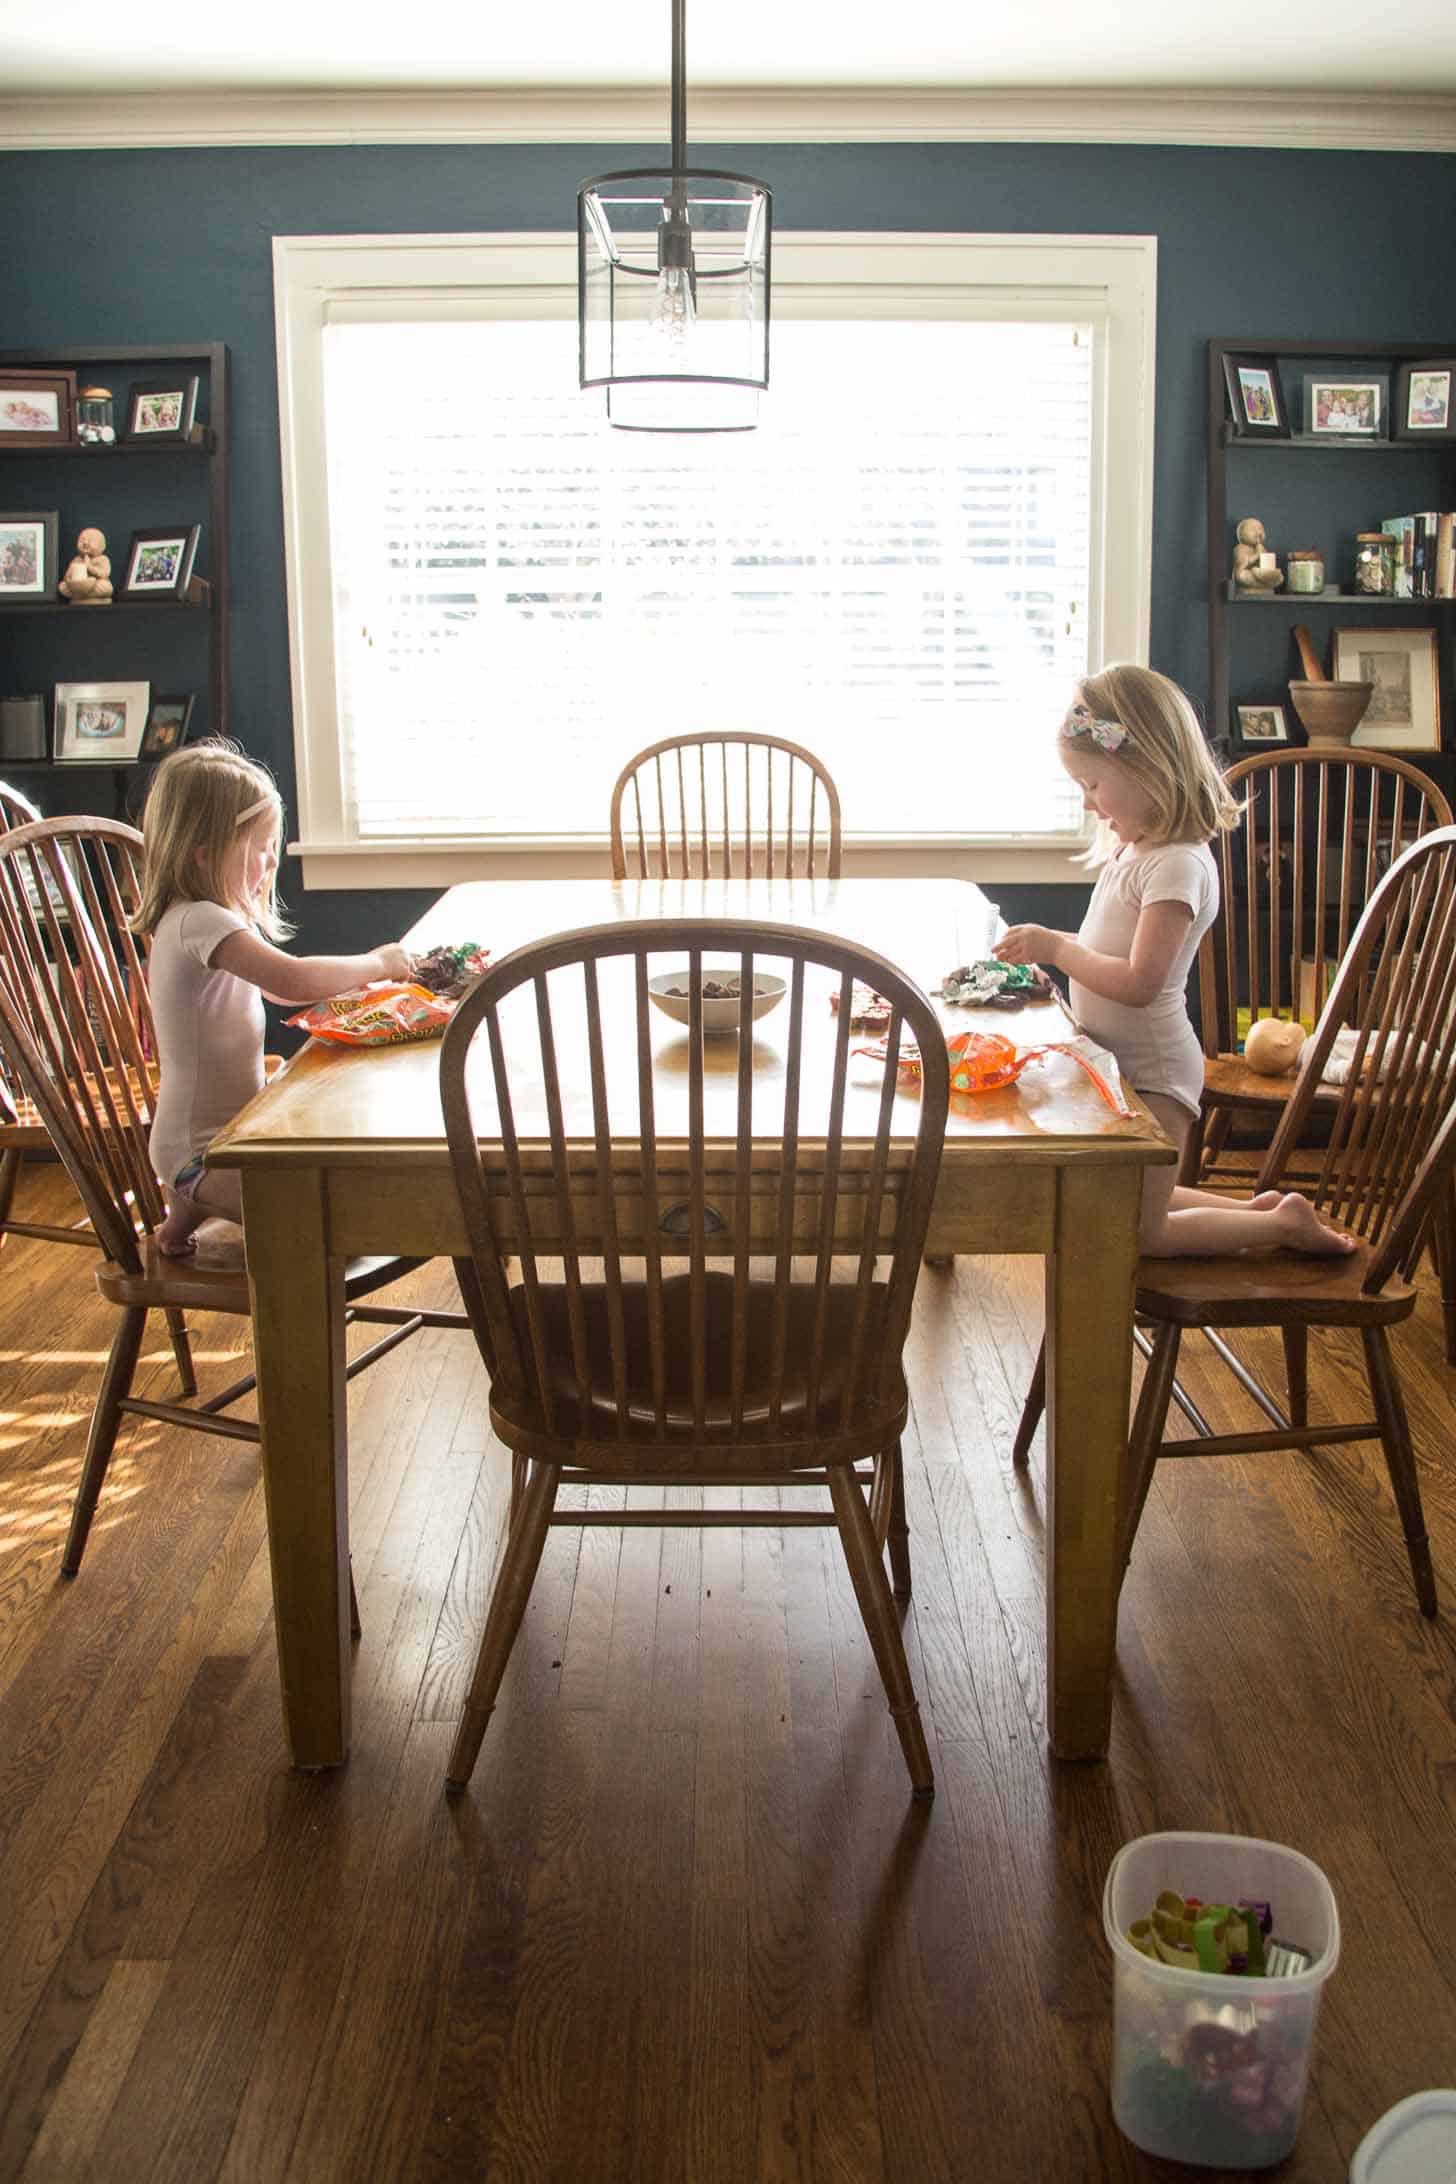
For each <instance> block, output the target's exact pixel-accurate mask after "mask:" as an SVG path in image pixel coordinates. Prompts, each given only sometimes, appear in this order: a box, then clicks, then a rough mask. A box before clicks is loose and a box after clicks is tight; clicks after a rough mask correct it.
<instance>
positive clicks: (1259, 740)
mask: <svg viewBox="0 0 1456 2184" xmlns="http://www.w3.org/2000/svg"><path fill="white" fill-rule="evenodd" d="M1234 723H1235V726H1236V727H1237V730H1238V739H1239V743H1240V744H1241V745H1242V746H1243V748H1244V749H1246V750H1250V751H1263V750H1267V749H1268V748H1269V747H1270V746H1271V745H1273V744H1276V743H1292V742H1293V741H1294V736H1293V732H1292V731H1291V729H1290V726H1289V715H1288V714H1287V713H1286V712H1285V710H1284V707H1283V706H1282V705H1236V706H1235V707H1234Z"/></svg>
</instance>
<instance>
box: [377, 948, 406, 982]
mask: <svg viewBox="0 0 1456 2184" xmlns="http://www.w3.org/2000/svg"><path fill="white" fill-rule="evenodd" d="M374 953H375V955H376V957H377V958H378V961H379V971H378V976H379V977H380V978H397V979H399V980H401V981H407V980H408V978H409V975H410V971H411V968H412V967H413V964H414V958H413V956H412V955H411V954H410V952H409V950H408V948H401V947H400V945H399V942H398V941H396V940H387V941H386V942H385V943H384V946H383V947H382V948H376V949H375V951H374Z"/></svg>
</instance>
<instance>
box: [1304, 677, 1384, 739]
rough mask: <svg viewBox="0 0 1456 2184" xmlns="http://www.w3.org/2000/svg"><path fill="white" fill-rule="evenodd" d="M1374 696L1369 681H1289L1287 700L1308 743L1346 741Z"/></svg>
mask: <svg viewBox="0 0 1456 2184" xmlns="http://www.w3.org/2000/svg"><path fill="white" fill-rule="evenodd" d="M1374 695H1375V685H1374V683H1368V682H1292V683H1291V684H1290V685H1289V702H1290V704H1291V705H1292V706H1293V707H1294V710H1295V712H1296V713H1297V714H1298V715H1299V719H1300V725H1301V726H1302V727H1303V729H1304V732H1305V734H1306V735H1307V736H1308V737H1309V740H1310V742H1311V743H1348V742H1349V740H1350V738H1351V737H1352V736H1353V735H1354V733H1355V730H1356V729H1357V728H1358V727H1359V725H1360V723H1361V721H1362V720H1363V719H1364V718H1365V713H1366V709H1367V707H1368V706H1369V703H1370V700H1371V699H1372V697H1374Z"/></svg>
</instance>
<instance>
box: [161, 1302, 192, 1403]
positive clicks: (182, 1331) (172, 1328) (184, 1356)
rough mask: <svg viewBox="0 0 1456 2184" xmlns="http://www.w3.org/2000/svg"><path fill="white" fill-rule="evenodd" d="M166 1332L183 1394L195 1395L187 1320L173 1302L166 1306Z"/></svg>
mask: <svg viewBox="0 0 1456 2184" xmlns="http://www.w3.org/2000/svg"><path fill="white" fill-rule="evenodd" d="M166 1312H167V1332H168V1334H169V1335H170V1336H171V1337H172V1355H173V1357H175V1358H176V1360H177V1378H178V1380H179V1381H180V1382H181V1384H182V1393H183V1394H184V1395H196V1393H197V1375H196V1373H195V1372H194V1371H193V1369H192V1344H191V1342H190V1340H189V1339H188V1334H187V1321H186V1319H185V1318H184V1317H183V1315H182V1313H181V1311H180V1310H179V1309H178V1307H177V1306H176V1305H175V1304H169V1305H168V1306H167V1307H166Z"/></svg>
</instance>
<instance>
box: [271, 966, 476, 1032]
mask: <svg viewBox="0 0 1456 2184" xmlns="http://www.w3.org/2000/svg"><path fill="white" fill-rule="evenodd" d="M410 965H411V969H412V970H413V973H414V976H413V978H412V979H410V980H409V981H408V982H407V983H404V984H401V983H399V982H398V981H396V980H393V979H376V980H375V982H374V984H373V985H370V986H353V987H351V988H350V989H349V991H348V992H347V993H336V994H332V995H331V996H330V998H329V999H328V1000H327V1001H315V1002H313V1003H312V1005H311V1006H310V1007H308V1008H306V1009H303V1010H302V1011H300V1013H299V1014H298V1015H297V1016H290V1017H289V1018H288V1022H289V1023H290V1024H292V1025H293V1026H294V1028H295V1029H296V1030H298V1031H306V1032H307V1033H308V1034H309V1037H310V1038H312V1039H331V1040H332V1041H333V1042H334V1043H335V1044H336V1045H337V1046H402V1045H404V1043H405V1042H406V1041H407V1040H410V1039H438V1038H439V1037H440V1035H441V1033H442V1032H443V1031H444V1029H445V1026H446V1025H447V1024H448V1023H449V1021H450V1019H451V1017H452V1016H453V1015H454V1014H455V1004H456V1002H457V1001H459V1000H460V998H461V996H462V995H464V994H466V993H468V992H469V991H470V988H471V987H472V986H473V985H474V984H475V981H476V980H477V978H483V977H484V975H485V973H486V972H487V971H488V970H489V969H490V951H489V950H488V949H486V948H482V947H481V945H480V943H479V942H478V941H474V940H466V941H462V942H461V943H460V945H459V947H458V948H450V947H446V946H444V945H443V943H442V944H441V945H440V946H438V947H435V948H431V949H429V950H428V951H427V952H426V953H425V954H424V955H416V956H412V957H411V958H410Z"/></svg>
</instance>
